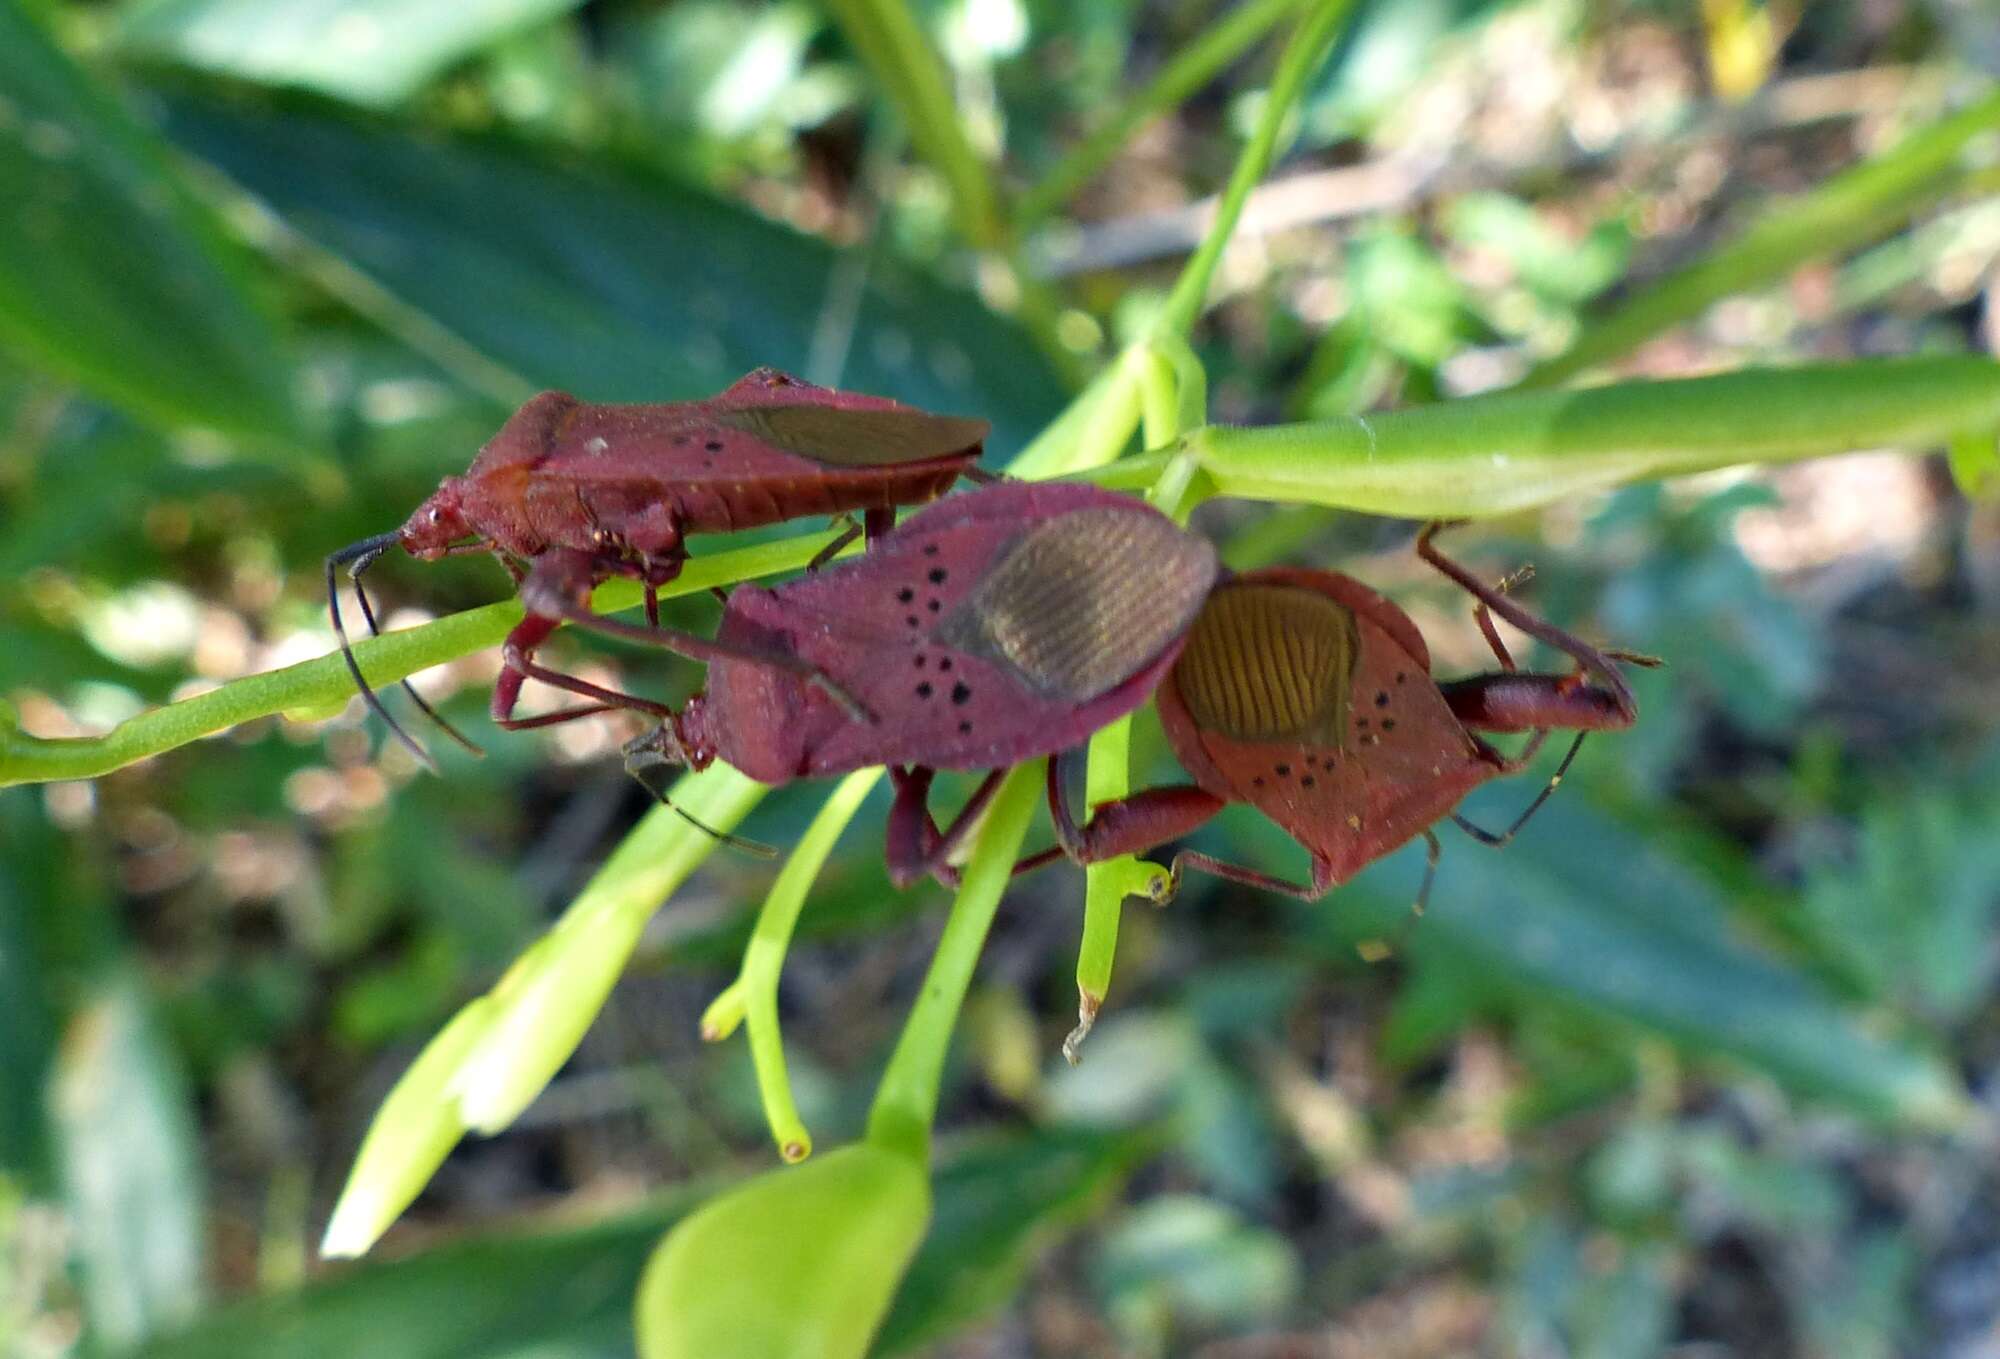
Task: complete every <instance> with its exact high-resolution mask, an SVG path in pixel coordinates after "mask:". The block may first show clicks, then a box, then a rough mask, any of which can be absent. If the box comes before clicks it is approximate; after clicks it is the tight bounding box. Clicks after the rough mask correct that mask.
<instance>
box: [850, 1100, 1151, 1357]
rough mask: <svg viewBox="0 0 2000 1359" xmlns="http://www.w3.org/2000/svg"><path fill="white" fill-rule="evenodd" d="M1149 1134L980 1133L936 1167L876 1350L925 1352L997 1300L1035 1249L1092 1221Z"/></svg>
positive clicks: (1011, 1290) (1016, 1281) (1012, 1287)
mask: <svg viewBox="0 0 2000 1359" xmlns="http://www.w3.org/2000/svg"><path fill="white" fill-rule="evenodd" d="M1152 1141H1153V1139H1152V1138H1151V1137H1150V1136H1148V1135H1145V1134H1137V1135H1135V1134H1132V1133H1118V1134H1105V1133H1097V1132H1085V1131H1052V1132H1046V1133H1037V1134H1035V1135H1034V1136H1032V1137H995V1138H982V1139H980V1140H979V1141H977V1142H973V1143H968V1144H966V1145H963V1146H960V1147H957V1148H955V1149H954V1151H953V1152H952V1155H951V1160H950V1163H949V1164H948V1165H947V1166H946V1167H945V1168H944V1169H943V1170H941V1171H940V1172H939V1173H938V1175H937V1180H936V1184H935V1189H936V1194H937V1201H936V1207H935V1209H934V1211H933V1213H932V1221H931V1232H930V1236H929V1237H928V1239H926V1240H925V1242H924V1246H923V1249H922V1250H921V1251H919V1252H918V1253H917V1258H916V1260H915V1261H914V1262H913V1263H912V1264H911V1266H910V1271H909V1273H908V1274H907V1275H906V1276H905V1277H904V1279H903V1287H902V1289H901V1291H899V1292H898V1293H897V1294H896V1302H895V1305H894V1307H892V1308H891V1309H890V1312H889V1319H888V1320H887V1321H885V1322H884V1323H883V1324H882V1333H881V1335H880V1336H878V1337H877V1338H876V1342H875V1350H874V1353H875V1354H877V1355H879V1356H883V1359H887V1356H890V1355H897V1354H912V1353H923V1352H926V1351H927V1350H928V1349H929V1347H931V1346H934V1345H936V1344H937V1343H938V1342H940V1341H942V1340H943V1339H944V1338H945V1337H947V1336H949V1335H950V1334H952V1333H953V1332H954V1331H957V1330H959V1329H961V1328H962V1327H964V1326H966V1325H969V1324H971V1323H972V1322H974V1321H976V1320H978V1319H979V1318H981V1317H984V1316H986V1315H988V1314H989V1313H991V1312H993V1311H995V1310H997V1309H998V1308H999V1307H1000V1306H1001V1305H1002V1304H1004V1303H1005V1302H1006V1301H1007V1300H1008V1299H1009V1298H1011V1297H1013V1296H1014V1294H1015V1293H1016V1292H1017V1291H1018V1290H1019V1287H1020V1282H1021V1278H1022V1276H1023V1275H1024V1274H1025V1273H1026V1272H1027V1270H1028V1267H1029V1265H1030V1264H1032V1263H1033V1261H1034V1258H1035V1255H1036V1254H1037V1253H1038V1252H1039V1251H1041V1250H1042V1249H1044V1248H1046V1247H1047V1246H1050V1245H1052V1244H1054V1242H1055V1241H1056V1240H1057V1239H1058V1238H1060V1237H1062V1236H1064V1235H1066V1234H1067V1233H1068V1232H1070V1231H1071V1230H1073V1229H1074V1228H1075V1227H1077V1226H1079V1225H1080V1224H1082V1223H1083V1222H1085V1221H1087V1220H1088V1219H1089V1218H1090V1217H1092V1216H1093V1215H1095V1213H1096V1212H1097V1211H1098V1210H1099V1209H1101V1208H1102V1206H1103V1205H1104V1203H1105V1202H1106V1201H1107V1200H1108V1199H1109V1198H1110V1197H1111V1196H1112V1195H1113V1194H1114V1193H1115V1192H1116V1191H1117V1188H1118V1186H1119V1185H1121V1184H1123V1183H1124V1181H1125V1178H1126V1176H1128V1175H1129V1174H1130V1173H1131V1172H1132V1170H1133V1169H1134V1168H1135V1167H1136V1166H1137V1164H1138V1162H1139V1161H1140V1160H1141V1159H1142V1158H1143V1157H1144V1156H1145V1155H1146V1153H1147V1152H1148V1151H1149V1150H1150V1149H1151V1146H1152Z"/></svg>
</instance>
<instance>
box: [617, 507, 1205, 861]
mask: <svg viewBox="0 0 2000 1359" xmlns="http://www.w3.org/2000/svg"><path fill="white" fill-rule="evenodd" d="M1217 570H1218V568H1217V565H1216V559H1215V550H1214V548H1212V547H1211V546H1210V545H1209V544H1208V543H1207V542H1206V541H1204V540H1203V539H1201V538H1199V537H1196V536H1195V535H1193V534H1190V533H1187V532H1185V531H1184V530H1182V529H1180V528H1179V527H1177V526H1176V525H1175V524H1174V522H1173V521H1172V520H1171V519H1168V518H1167V517H1166V516H1165V515H1163V514H1161V513H1159V512H1158V511H1157V510H1155V509H1153V508H1152V507H1151V506H1149V505H1147V504H1145V503H1144V502H1143V501H1139V500H1134V499H1132V498H1131V497H1129V496H1124V495H1120V494H1118V493H1116V492H1113V491H1106V490H1102V489H1099V488H1097V487H1094V486H1088V485H1081V484H1060V483H1042V484H1033V483H1021V482H1003V483H1000V484H997V485H992V486H985V487H981V488H979V489H977V490H973V491H968V492H966V493H965V494H963V495H958V496H953V497H951V498H950V499H947V500H944V501H941V502H940V503H938V504H936V505H932V506H930V507H929V508H927V509H924V510H922V511H921V512H919V513H918V514H916V515H914V516H912V517H911V518H910V519H908V520H907V521H905V522H904V523H902V524H901V525H899V526H897V527H896V528H895V529H894V530H892V531H891V532H889V533H888V534H887V535H885V536H884V537H882V538H880V539H878V540H877V541H876V542H875V543H874V544H873V545H872V546H871V547H870V548H869V550H868V552H867V554H866V555H865V556H862V557H860V558H858V559H856V560H854V561H851V562H848V563H845V564H843V565H841V566H837V567H834V568H832V569H829V570H827V571H824V572H821V573H819V574H817V575H812V576H805V577H801V578H799V579H797V580H792V581H789V582H787V583H785V584H783V585H780V586H778V587H776V588H775V589H765V588H762V587H759V586H750V585H745V586H739V587H738V588H737V589H736V590H734V591H733V592H731V594H730V596H729V603H728V607H727V608H726V609H725V610H724V612H723V617H722V625H721V628H720V629H719V631H718V633H717V640H718V641H719V642H722V643H725V644H728V645H730V646H732V647H734V648H737V649H738V650H740V651H741V652H743V653H745V654H746V657H747V658H743V659H739V658H736V657H727V658H724V659H721V660H718V661H715V662H713V663H712V664H711V665H710V667H709V674H708V689H707V692H706V693H704V694H701V695H698V696H696V697H695V698H693V699H691V700H689V702H688V704H687V706H686V708H685V709H684V710H683V711H682V712H681V713H680V714H679V715H678V716H674V717H669V718H667V719H666V720H665V721H664V722H662V724H661V726H660V727H659V728H658V729H657V730H656V731H654V732H653V733H651V734H650V735H648V736H646V737H642V738H641V739H640V740H638V741H635V742H634V743H633V744H632V745H631V746H630V747H628V748H627V764H628V767H629V768H631V769H632V770H633V772H634V773H635V774H638V773H641V772H642V771H644V770H646V769H648V768H651V767H653V766H657V765H663V764H666V765H688V766H690V767H692V768H696V769H699V768H702V767H704V766H705V765H707V764H708V763H709V762H710V761H711V760H715V759H721V760H725V761H727V762H728V763H730V764H732V765H734V766H736V768H738V769H740V770H741V771H743V772H744V773H745V774H747V775H749V776H750V777H751V778H754V779H757V780H759V781H761V782H764V783H772V784H780V783H787V782H789V781H791V780H792V779H796V778H805V777H812V776H821V775H834V774H843V773H847V772H848V771H850V770H854V769H862V768H866V767H868V766H871V765H888V766H890V767H891V770H892V773H893V777H894V778H895V781H896V784H897V797H896V805H895V808H894V810H892V812H891V813H890V826H889V863H890V875H891V878H892V880H893V881H895V882H896V883H897V884H898V885H903V884H905V883H908V882H910V881H913V880H914V879H916V878H918V877H920V876H923V875H924V874H925V873H930V872H936V873H938V874H939V876H941V877H944V878H946V879H947V880H949V877H950V870H949V869H948V868H946V867H944V865H945V862H946V859H947V857H948V856H949V854H950V852H951V850H952V849H953V847H954V846H955V845H956V844H957V843H958V841H959V839H960V838H961V837H962V835H963V834H964V833H965V832H966V831H967V830H968V829H969V828H970V827H971V826H972V825H973V824H975V823H976V821H977V818H978V814H979V812H980V811H981V810H982V809H983V808H984V806H985V803H986V800H987V799H988V798H989V797H990V796H991V794H992V792H993V791H994V790H995V789H996V788H997V787H998V783H999V775H998V771H1000V770H1002V769H1004V768H1006V767H1007V766H1009V765H1013V764H1018V763H1020V762H1021V761H1023V760H1028V759H1034V758H1036V757H1038V756H1042V755H1048V754H1051V753H1053V752H1056V751H1059V750H1064V749H1067V748H1068V747H1070V746H1074V745H1076V744H1078V743H1079V742H1081V741H1083V740H1084V738H1086V737H1087V736H1089V735H1090V733H1091V732H1093V731H1095V730H1097V728H1099V727H1101V726H1103V725H1105V724H1106V723H1108V722H1111V721H1113V720H1115V719H1116V718H1119V717H1122V716H1124V715H1125V714H1126V713H1129V712H1131V711H1132V710H1133V709H1135V708H1137V707H1138V706H1139V705H1140V704H1142V703H1144V702H1145V701H1146V698H1147V696H1148V695H1149V694H1151V693H1152V691H1153V689H1154V687H1155V686H1156V685H1157V684H1158V683H1159V682H1160V678H1161V677H1162V676H1163V675H1164V674H1165V673H1166V671H1167V668H1168V667H1169V666H1171V665H1172V664H1173V663H1174V658H1175V657H1176V656H1178V655H1179V654H1180V649H1181V645H1182V643H1183V642H1184V641H1185V640H1186V637H1187V632H1188V628H1189V626H1190V625H1191V624H1192V623H1193V621H1194V619H1195V617H1196V615H1197V613H1198V612H1199V611H1200V609H1201V605H1202V601H1203V600H1204V599H1205V598H1207V596H1208V593H1209V591H1210V590H1211V589H1212V588H1213V586H1214V583H1215V580H1216V575H1217ZM759 655H762V656H781V657H785V658H788V661H789V663H788V664H787V665H784V666H777V665H772V664H770V663H769V662H768V661H766V660H762V659H757V658H756V657H757V656H759ZM807 671H809V672H810V674H811V676H812V677H817V678H820V679H823V680H825V681H828V682H829V683H824V684H821V685H819V686H817V687H815V686H814V685H813V684H812V683H810V682H808V678H807V677H806V674H805V672H807ZM829 689H833V690H837V691H838V692H842V693H845V694H848V695H851V696H852V697H853V699H854V700H855V701H856V702H857V703H858V704H859V705H860V706H861V707H862V708H864V709H865V710H866V711H867V712H868V713H869V714H870V715H871V716H872V718H873V720H870V721H856V720H855V719H854V717H853V716H852V715H851V714H850V713H849V712H848V711H847V710H846V709H844V708H843V707H842V706H841V705H840V704H839V703H837V702H836V701H834V699H833V698H832V697H831V696H830V694H829V692H828V691H829ZM937 769H962V770H978V769H986V770H993V771H995V773H994V774H993V775H991V776H990V777H989V778H988V779H987V780H986V781H985V783H983V784H982V785H981V786H980V788H979V790H978V791H977V792H975V793H974V795H973V797H972V799H971V801H970V802H969V803H968V804H967V807H966V810H965V811H964V812H963V813H962V814H961V815H960V816H959V818H958V819H957V821H955V822H954V823H953V825H952V827H951V829H949V830H947V831H944V832H942V833H940V832H939V831H938V830H937V828H936V826H935V825H934V824H933V823H932V822H931V819H930V815H929V813H928V811H927V809H926V807H925V801H926V797H927V794H928V792H929V788H930V783H931V778H932V771H934V770H937Z"/></svg>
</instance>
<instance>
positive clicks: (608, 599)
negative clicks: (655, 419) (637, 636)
mask: <svg viewBox="0 0 2000 1359" xmlns="http://www.w3.org/2000/svg"><path fill="white" fill-rule="evenodd" d="M830 541H832V535H830V534H825V533H817V534H807V535H804V536H801V537H797V538H786V539H782V540H779V541H775V542H769V543H760V544H758V545H757V546H755V547H746V548H738V549H735V550H733V551H729V552H717V553H713V554H709V555H705V556H702V557H700V558H697V559H695V560H694V561H691V562H689V563H688V564H687V567H686V569H685V570H684V571H682V572H681V574H680V576H679V577H678V578H677V579H675V580H674V581H673V582H672V583H671V584H668V585H666V586H663V587H662V588H661V590H660V594H661V596H662V597H669V598H670V597H673V596H676V595H687V594H697V593H700V592H701V591H704V590H707V589H708V588H709V587H710V586H718V585H730V584H733V583H735V582H737V581H740V580H754V579H756V578H757V577H759V576H768V575H773V574H775V573H777V572H780V571H792V570H796V569H797V568H799V567H801V566H803V565H805V564H806V563H807V562H808V561H811V560H812V556H813V554H814V553H815V552H817V551H818V550H819V549H820V548H821V547H823V546H825V545H826V544H827V543H828V542H830ZM851 550H854V551H858V550H859V549H858V548H855V549H851ZM638 602H639V586H638V585H637V584H636V583H635V582H633V581H629V580H616V581H611V582H609V583H608V584H606V585H603V586H601V587H599V589H598V591H597V594H596V595H595V596H594V597H593V600H592V603H593V604H594V606H595V607H596V608H598V609H599V610H603V611H612V610H617V609H624V608H630V607H631V606H633V605H634V604H637V603H638ZM520 621H521V606H520V604H519V602H518V601H514V600H508V601H506V602H504V603H499V604H489V605H487V606H485V607H484V608H478V609H468V610H466V611H465V612H463V613H457V614H453V615H451V616H450V617H448V618H440V619H438V620H437V621H436V622H434V623H425V624H424V625H422V626H421V627H414V628H405V629H402V630H401V631H398V632H392V633H388V634H386V635H384V636H381V637H370V638H365V639H362V640H358V641H356V643H355V645H354V655H355V659H356V660H357V661H359V662H360V665H361V673H362V674H364V675H366V676H367V677H368V682H369V683H370V684H371V685H374V686H375V687H377V688H384V687H386V686H388V685H391V684H393V683H395V682H396V681H397V680H399V679H402V678H403V677H404V676H406V675H413V674H415V673H417V672H418V671H419V670H427V669H429V668H430V667H431V666H434V665H442V664H443V663H445V662H446V661H451V660H456V659H457V658H458V657H460V656H466V655H470V654H471V653H473V652H475V651H480V650H483V649H484V648H486V647H490V646H497V645H498V644H499V643H500V640H501V639H502V638H504V637H505V636H506V635H507V633H508V631H509V630H510V629H511V628H512V627H513V626H514V625H515V624H516V623H518V622H520ZM353 696H354V680H353V677H352V676H350V675H349V674H348V673H347V665H346V663H345V662H344V661H343V660H342V659H341V657H340V655H339V653H338V652H335V653H333V654H330V655H326V656H322V657H320V658H319V659H318V660H312V661H302V662H300V663H299V664H298V665H289V666H286V667H285V668H284V669H282V670H271V671H267V672H265V673H264V674H261V675H250V676H248V677H246V678H244V679H240V680H232V681H230V682H229V683H228V684H225V685H222V686H221V687H219V688H216V689H212V690H210V691H209V692H208V693H205V694H200V695H197V696H196V697H194V698H189V699H183V700H182V701H180V702H178V703H169V704H167V705H166V706H165V707H161V708H154V709H151V710H150V711H148V712H143V713H141V714H139V715H138V716H137V717H133V718H128V719H127V720H126V721H124V722H121V723H119V724H118V725H117V726H115V727H113V728H112V729H111V730H110V731H108V732H106V733H105V734H104V735H102V736H84V737H62V738H47V737H37V736H29V735H27V734H26V733H25V732H23V731H21V730H20V728H19V727H18V726H17V725H15V723H14V721H13V719H12V715H11V714H10V713H8V712H7V711H6V710H5V708H4V707H0V788H4V787H7V786H9V785H12V784H16V783H43V782H48V781H51V780H55V779H89V778H96V777H97V776H98V775H100V774H108V773H110V772H111V771H112V770H114V769H119V768H122V767H124V766H125V765H128V764H131V763H132V762H133V761H134V760H142V759H144V758H146V757H147V756H149V755H158V754H160V753H161V752H163V751H168V750H172V749H174V748H175V747H177V746H183V745H186V744H187V743H188V742H190V741H195V740H199V739H200V738H202V737H204V736H212V735H214V734H215V733H216V732H219V731H225V730H227V729H228V728H230V727H233V726H237V725H239V724H240V723H244V722H249V721H253V720H255V719H256V718H260V717H269V716H271V715H272V714H274V713H294V714H301V715H309V716H327V715H330V714H331V713H333V712H337V711H339V709H340V708H341V707H342V706H343V705H345V704H346V703H347V701H348V700H349V699H351V698H352V697H353Z"/></svg>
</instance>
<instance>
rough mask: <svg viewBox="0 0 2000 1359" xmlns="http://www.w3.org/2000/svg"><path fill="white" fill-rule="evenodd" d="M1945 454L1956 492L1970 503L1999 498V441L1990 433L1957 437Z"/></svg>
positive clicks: (1983, 431) (1982, 431)
mask: <svg viewBox="0 0 2000 1359" xmlns="http://www.w3.org/2000/svg"><path fill="white" fill-rule="evenodd" d="M1948 452H1949V454H1950V460H1951V475H1952V480H1954V481H1956V482H1957V483H1958V489H1959V490H1961V491H1963V492H1965V494H1966V495H1967V496H1968V497H1970V498H1972V499H1974V500H1981V499H1993V498H1995V497H2000V441H1997V440H1995V438H1994V437H1993V431H1992V430H1980V431H1977V432H1974V433H1968V434H1961V435H1959V436H1958V437H1957V438H1955V439H1953V440H1952V441H1951V447H1950V449H1949V450H1948Z"/></svg>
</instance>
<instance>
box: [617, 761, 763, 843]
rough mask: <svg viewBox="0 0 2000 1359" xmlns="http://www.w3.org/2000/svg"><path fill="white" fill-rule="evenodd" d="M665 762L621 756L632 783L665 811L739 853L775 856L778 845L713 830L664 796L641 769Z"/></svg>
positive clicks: (662, 791) (661, 790)
mask: <svg viewBox="0 0 2000 1359" xmlns="http://www.w3.org/2000/svg"><path fill="white" fill-rule="evenodd" d="M666 763H667V761H665V760H647V761H635V760H634V759H632V758H631V757H630V756H627V758H626V760H625V772H626V773H628V774H630V775H631V776H632V779H633V781H634V782H635V783H637V784H638V785H639V786H640V787H641V788H644V789H645V790H646V791H647V792H648V793H649V794H651V795H652V798H653V801H655V802H657V803H659V804H660V805H661V806H662V807H665V808H666V809H667V810H668V811H670V812H672V813H673V814H674V815H675V816H678V817H679V818H680V819H681V820H683V821H685V822H687V823H688V824H689V825H690V826H693V827H694V828H695V829H696V830H698V831H700V832H701V833H702V834H703V835H706V836H708V837H709V838H710V839H711V840H715V841H717V842H718V843H720V844H724V845H727V846H728V847H729V848H731V849H733V850H736V851H738V852H739V853H742V854H748V855H749V856H750V857H751V858H753V859H775V858H777V857H778V848H777V846H776V845H767V844H765V843H764V842H763V841H761V840H749V839H745V838H744V837H743V836H740V835H731V834H730V833H729V832H728V831H723V830H717V829H716V828H715V827H713V826H711V825H709V824H708V823H707V822H706V821H703V820H702V819H701V818H700V817H697V816H696V815H695V814H694V813H693V812H690V811H689V810H687V808H685V807H682V806H680V805H679V804H678V803H676V802H675V801H674V800H673V799H672V798H670V797H668V796H667V794H666V790H664V789H661V788H655V787H654V786H653V784H652V781H651V780H649V779H648V778H647V777H646V774H645V771H646V770H648V769H654V768H657V767H659V766H661V765H664V764H666Z"/></svg>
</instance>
